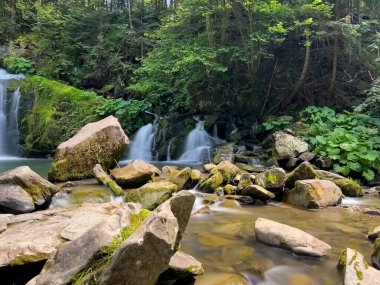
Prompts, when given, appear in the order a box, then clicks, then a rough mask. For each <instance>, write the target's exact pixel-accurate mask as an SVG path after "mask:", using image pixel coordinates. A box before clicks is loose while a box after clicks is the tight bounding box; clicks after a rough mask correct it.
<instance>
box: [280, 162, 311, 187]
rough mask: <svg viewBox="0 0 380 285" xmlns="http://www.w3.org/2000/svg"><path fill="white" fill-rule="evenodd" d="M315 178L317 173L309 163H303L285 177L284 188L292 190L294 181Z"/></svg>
mask: <svg viewBox="0 0 380 285" xmlns="http://www.w3.org/2000/svg"><path fill="white" fill-rule="evenodd" d="M316 176H317V173H316V172H315V170H314V167H313V166H312V165H311V164H310V163H309V162H307V161H305V162H302V163H301V164H300V165H299V166H298V167H297V168H296V169H294V170H293V171H292V172H291V173H289V174H288V175H287V177H286V182H285V186H286V187H288V188H290V189H292V188H294V186H295V183H296V181H298V180H306V179H314V178H315V177H316Z"/></svg>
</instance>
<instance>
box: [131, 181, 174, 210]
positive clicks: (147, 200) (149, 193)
mask: <svg viewBox="0 0 380 285" xmlns="http://www.w3.org/2000/svg"><path fill="white" fill-rule="evenodd" d="M178 190H179V187H178V185H176V184H174V183H172V182H169V181H158V182H150V183H147V184H145V185H143V186H141V187H140V188H138V189H132V190H127V191H126V192H125V197H126V200H127V201H128V202H135V203H139V204H141V205H142V207H143V208H145V209H149V210H152V209H154V208H156V207H157V206H159V205H160V204H162V203H163V202H165V201H166V200H167V199H169V198H170V197H171V195H172V194H173V193H175V192H177V191H178Z"/></svg>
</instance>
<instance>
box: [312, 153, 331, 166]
mask: <svg viewBox="0 0 380 285" xmlns="http://www.w3.org/2000/svg"><path fill="white" fill-rule="evenodd" d="M315 164H316V165H317V166H318V167H319V168H322V169H330V168H331V167H332V160H331V158H330V157H327V156H320V157H318V158H317V159H316V160H315Z"/></svg>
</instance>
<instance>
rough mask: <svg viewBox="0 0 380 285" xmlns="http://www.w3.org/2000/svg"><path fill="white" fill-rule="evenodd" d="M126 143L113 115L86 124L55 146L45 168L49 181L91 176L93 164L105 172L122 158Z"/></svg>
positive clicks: (127, 141) (125, 138) (126, 139)
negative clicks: (50, 161) (47, 170)
mask: <svg viewBox="0 0 380 285" xmlns="http://www.w3.org/2000/svg"><path fill="white" fill-rule="evenodd" d="M128 144H129V139H128V137H127V136H126V135H125V133H124V131H123V129H122V127H121V125H120V123H119V121H118V120H117V119H116V118H115V117H113V116H109V117H107V118H105V119H103V120H101V121H98V122H96V123H90V124H87V125H85V126H84V127H83V128H82V129H81V130H80V131H79V132H78V133H77V134H76V135H75V136H73V137H72V138H71V139H69V140H67V141H65V142H63V143H61V144H60V145H59V146H58V148H57V151H56V153H55V159H54V163H53V164H52V166H51V169H50V171H49V180H50V181H67V180H75V179H84V178H88V177H94V173H93V168H94V166H95V165H96V164H100V165H101V166H102V167H103V169H104V170H105V171H108V170H109V169H110V168H112V167H113V166H115V164H116V162H117V161H118V160H119V159H120V158H121V157H122V155H123V153H124V150H125V149H126V147H127V146H128Z"/></svg>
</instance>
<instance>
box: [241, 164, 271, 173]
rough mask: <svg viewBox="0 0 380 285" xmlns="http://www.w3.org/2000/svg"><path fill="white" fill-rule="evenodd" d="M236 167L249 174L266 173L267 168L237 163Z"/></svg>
mask: <svg viewBox="0 0 380 285" xmlns="http://www.w3.org/2000/svg"><path fill="white" fill-rule="evenodd" d="M236 166H237V167H239V168H240V169H241V170H245V171H248V172H264V171H265V167H264V166H254V165H249V164H244V163H236Z"/></svg>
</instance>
